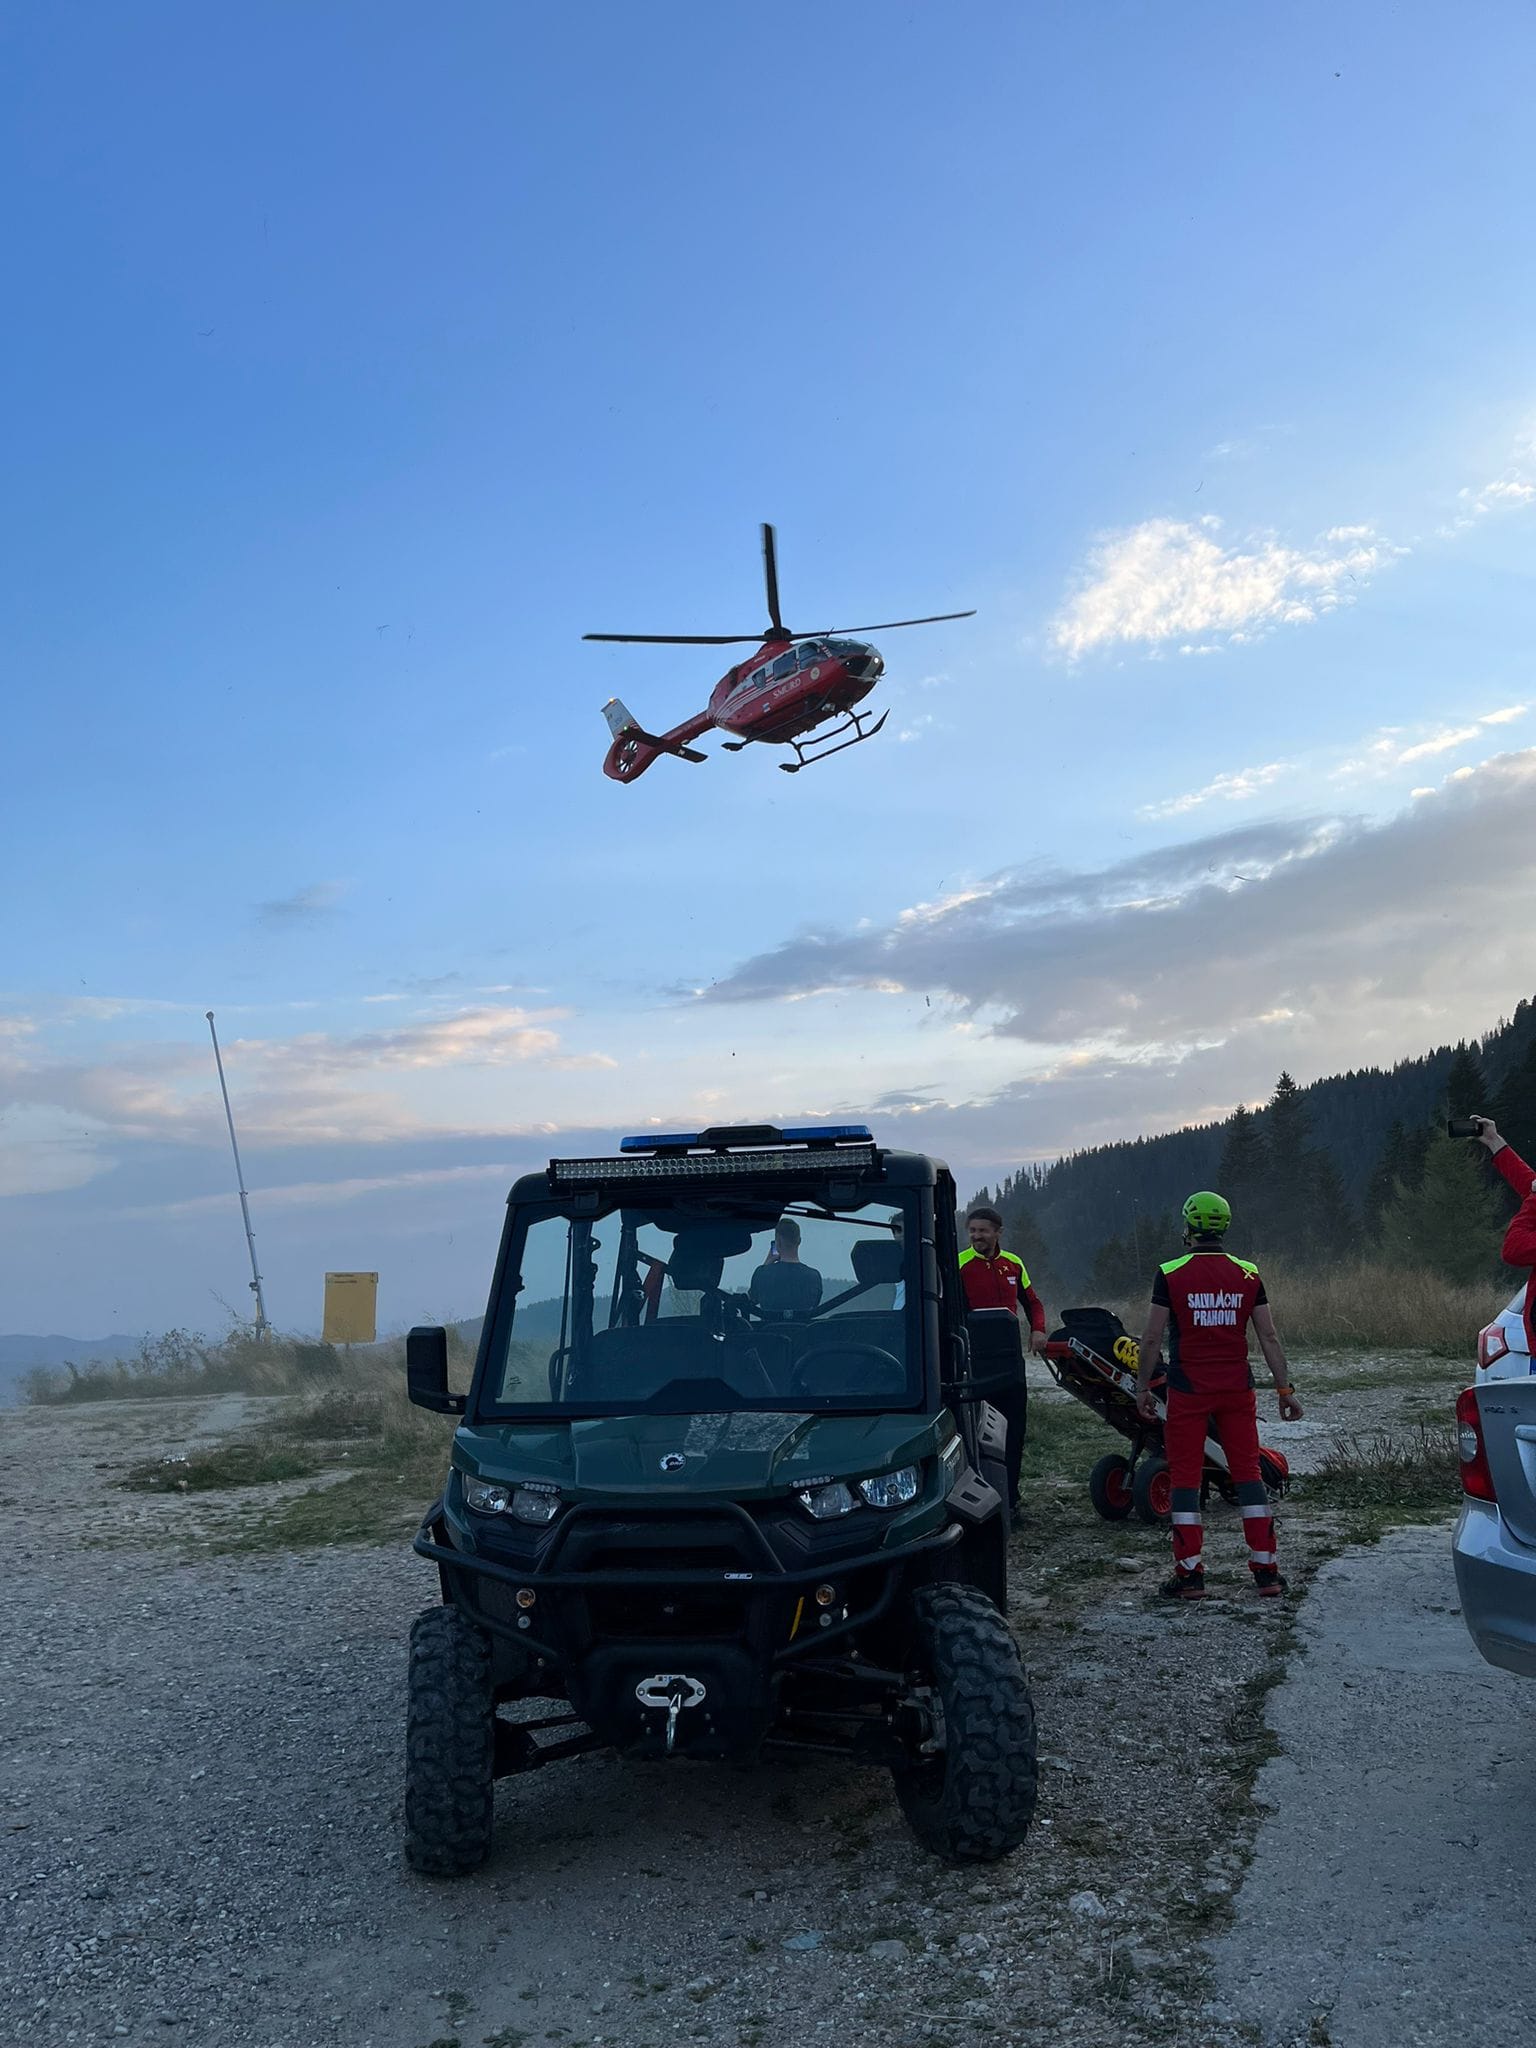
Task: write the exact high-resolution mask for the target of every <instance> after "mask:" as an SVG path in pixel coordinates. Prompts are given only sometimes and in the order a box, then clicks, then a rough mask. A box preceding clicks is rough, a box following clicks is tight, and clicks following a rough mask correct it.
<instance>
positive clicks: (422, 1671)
mask: <svg viewBox="0 0 1536 2048" xmlns="http://www.w3.org/2000/svg"><path fill="white" fill-rule="evenodd" d="M495 1712H496V1709H495V1702H494V1699H493V1697H492V1693H491V1645H490V1642H489V1640H488V1638H487V1637H486V1635H485V1633H484V1632H483V1630H481V1629H478V1628H476V1626H475V1625H474V1623H473V1622H472V1621H469V1620H466V1618H465V1617H464V1616H463V1615H462V1614H460V1612H459V1611H458V1609H457V1608H456V1607H429V1608H428V1609H427V1611H426V1612H425V1614H419V1615H417V1617H416V1620H415V1623H414V1624H413V1626H412V1628H411V1662H410V1677H409V1696H408V1701H407V1710H406V1732H405V1860H406V1861H407V1863H409V1864H410V1866H411V1868H412V1869H413V1870H419V1871H421V1872H422V1873H423V1874H424V1875H425V1876H427V1877H462V1876H463V1875H464V1873H465V1872H466V1871H469V1870H474V1869H476V1868H477V1867H478V1865H480V1864H482V1863H483V1862H484V1861H485V1859H486V1857H487V1855H488V1854H489V1853H490V1847H491V1822H492V1815H493V1803H494V1792H495Z"/></svg>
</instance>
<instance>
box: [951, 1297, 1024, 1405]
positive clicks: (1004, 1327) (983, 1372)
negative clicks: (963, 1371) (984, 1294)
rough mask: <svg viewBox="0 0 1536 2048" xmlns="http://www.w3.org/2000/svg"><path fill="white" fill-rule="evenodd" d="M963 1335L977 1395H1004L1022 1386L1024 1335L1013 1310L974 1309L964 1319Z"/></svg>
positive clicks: (973, 1386) (972, 1383)
mask: <svg viewBox="0 0 1536 2048" xmlns="http://www.w3.org/2000/svg"><path fill="white" fill-rule="evenodd" d="M965 1334H966V1337H967V1338H968V1340H969V1342H970V1348H971V1386H972V1388H973V1389H974V1391H975V1392H976V1393H978V1394H981V1395H983V1396H985V1395H986V1394H989V1393H992V1392H994V1391H995V1392H997V1393H1004V1392H1006V1391H1007V1389H1008V1388H1009V1387H1018V1386H1022V1385H1023V1383H1024V1332H1023V1330H1022V1328H1021V1327H1020V1325H1019V1319H1018V1317H1017V1316H1016V1315H1015V1314H1014V1312H1013V1310H1012V1309H1010V1308H973V1309H972V1310H971V1312H970V1314H969V1315H968V1316H967V1317H966V1319H965Z"/></svg>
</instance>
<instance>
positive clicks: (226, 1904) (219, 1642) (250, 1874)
mask: <svg viewBox="0 0 1536 2048" xmlns="http://www.w3.org/2000/svg"><path fill="white" fill-rule="evenodd" d="M260 1407H261V1404H260V1403H259V1402H249V1401H243V1400H239V1399H237V1400H235V1401H234V1402H233V1403H231V1402H228V1401H224V1402H216V1403H209V1402H205V1403H195V1402H141V1403H114V1404H110V1405H108V1404H103V1406H102V1407H101V1408H99V1409H90V1410H81V1409H74V1410H51V1411H50V1410H43V1411H37V1410H26V1411H22V1412H21V1413H19V1414H7V1415H6V1416H5V1417H4V1418H3V1420H0V1507H7V1508H9V1509H10V1511H11V1526H12V1527H13V1529H15V1530H16V1531H17V1532H18V1535H17V1537H16V1538H15V1539H14V1540H13V1550H12V1557H11V1559H10V1561H9V1569H8V1571H7V1574H6V1577H5V1582H4V1587H5V1590H4V1594H3V1610H4V1611H3V1625H0V1785H3V1793H4V1805H3V1817H0V1919H3V1925H0V2041H14V2042H19V2043H28V2044H45V2043H46V2044H54V2043H79V2044H81V2048H87V2044H106V2043H111V2044H114V2048H115V2044H116V2043H118V2042H124V2041H126V2042H128V2043H129V2044H130V2048H134V2044H137V2048H147V2044H150V2043H157V2044H159V2043H177V2042H186V2043H218V2044H221V2048H223V2044H228V2048H311V2044H314V2048H319V2044H339V2048H451V2044H460V2048H582V2044H602V2043H619V2042H622V2043H625V2044H626V2048H660V2044H662V2043H673V2042H678V2041H688V2040H700V2041H709V2042H712V2043H725V2044H730V2048H758V2044H764V2048H775V2044H777V2043H779V2042H790V2041H793V2042H796V2043H801V2042H807V2041H808V2042H816V2041H821V2040H827V2041H831V2040H835V2039H842V2038H857V2039H858V2040H859V2041H860V2043H861V2044H865V2043H867V2044H869V2048H982V2044H995V2043H999V2042H1009V2043H1020V2044H1033V2043H1042V2044H1043V2043H1045V2042H1051V2043H1055V2044H1061V2043H1081V2044H1084V2048H1088V2044H1093V2048H1098V2044H1101V2043H1103V2042H1106V2041H1113V2042H1115V2043H1117V2044H1123V2048H1142V2044H1147V2048H1150V2044H1153V2043H1159V2042H1163V2043H1166V2042H1177V2043H1178V2044H1180V2048H1234V2044H1236V2043H1237V2042H1239V2041H1241V2040H1245V2039H1248V2038H1250V2037H1249V2036H1247V2035H1245V2034H1242V2033H1241V2032H1237V2031H1234V2030H1233V2026H1232V2024H1231V2023H1230V2021H1229V2020H1228V2019H1227V2018H1226V2017H1224V2016H1222V2015H1221V2014H1220V2013H1212V2012H1207V2011H1206V2010H1205V2009H1204V2008H1203V2006H1202V2004H1201V1989H1202V1984H1203V1977H1202V1972H1203V1970H1204V1969H1205V1966H1206V1965H1205V1951H1204V1948H1203V1942H1204V1938H1205V1937H1206V1936H1207V1935H1208V1934H1209V1933H1210V1932H1211V1931H1212V1928H1213V1926H1215V1925H1216V1924H1219V1921H1220V1919H1221V1916H1222V1915H1223V1914H1225V1913H1226V1912H1227V1911H1228V1910H1229V1909H1230V1906H1231V1903H1232V1900H1233V1898H1234V1896H1235V1894H1236V1893H1237V1891H1238V1889H1239V1887H1240V1884H1241V1880H1242V1872H1243V1868H1244V1862H1245V1856H1246V1852H1247V1848H1248V1846H1249V1843H1250V1841H1251V1838H1252V1834H1253V1832H1254V1827H1255V1825H1256V1817H1255V1816H1254V1814H1253V1812H1252V1809H1251V1807H1250V1806H1249V1804H1248V1801H1247V1786H1248V1784H1249V1782H1250V1781H1251V1776H1252V1770H1253V1767H1254V1765H1255V1763H1256V1761H1257V1758H1258V1755H1259V1754H1261V1753H1262V1752H1261V1751H1259V1750H1256V1749H1255V1746H1254V1745H1255V1742H1256V1740H1258V1739H1259V1738H1261V1737H1262V1734H1263V1728H1262V1712H1261V1710H1260V1709H1256V1707H1255V1704H1254V1702H1255V1700H1256V1699H1257V1694H1256V1692H1255V1691H1254V1687H1255V1685H1256V1684H1257V1683H1258V1682H1259V1681H1260V1680H1261V1679H1262V1676H1263V1674H1264V1673H1265V1671H1266V1669H1267V1668H1269V1667H1270V1665H1271V1662H1272V1659H1273V1657H1274V1656H1275V1654H1276V1653H1277V1651H1278V1650H1279V1649H1280V1648H1281V1647H1282V1643H1283V1632H1284V1630H1285V1629H1286V1627H1287V1616H1286V1615H1285V1614H1284V1613H1282V1612H1277V1611H1276V1609H1275V1608H1274V1607H1273V1606H1271V1605H1270V1604H1269V1603H1257V1602H1255V1601H1254V1600H1253V1599H1252V1597H1251V1595H1248V1594H1246V1593H1245V1592H1243V1591H1242V1590H1241V1585H1242V1579H1243V1573H1242V1570H1241V1563H1240V1555H1239V1545H1240V1536H1239V1533H1238V1529H1237V1525H1236V1521H1235V1518H1231V1517H1230V1516H1229V1517H1228V1518H1227V1519H1226V1520H1222V1519H1221V1518H1220V1517H1218V1518H1217V1520H1216V1522H1215V1523H1214V1524H1213V1527H1212V1530H1211V1532H1210V1534H1209V1535H1208V1539H1207V1550H1208V1554H1211V1555H1213V1557H1216V1558H1218V1559H1219V1560H1220V1562H1219V1563H1218V1564H1217V1567H1216V1569H1217V1576H1218V1578H1220V1579H1222V1580H1224V1582H1225V1583H1226V1584H1228V1585H1229V1586H1230V1587H1231V1588H1232V1597H1229V1598H1226V1599H1212V1600H1210V1601H1208V1602H1207V1603H1206V1604H1205V1606H1204V1607H1203V1608H1198V1609H1194V1610H1181V1611H1179V1612H1176V1613H1174V1614H1169V1613H1167V1612H1160V1611H1157V1610H1155V1609H1153V1608H1151V1607H1150V1606H1149V1604H1148V1601H1147V1597H1146V1595H1147V1592H1148V1590H1149V1589H1150V1587H1151V1585H1152V1584H1153V1583H1154V1582H1155V1579H1156V1577H1157V1576H1158V1575H1159V1574H1160V1572H1161V1571H1162V1570H1163V1569H1165V1568H1166V1565H1165V1559H1166V1550H1165V1539H1164V1538H1163V1536H1162V1534H1161V1533H1160V1532H1153V1531H1147V1530H1142V1529H1140V1528H1138V1527H1137V1526H1135V1525H1131V1524H1127V1525H1123V1526H1121V1527H1116V1528H1114V1529H1110V1528H1108V1527H1106V1526H1105V1525H1102V1524H1099V1523H1097V1522H1095V1521H1094V1519H1093V1517H1092V1516H1091V1514H1090V1513H1089V1512H1088V1511H1087V1509H1086V1504H1085V1502H1084V1500H1083V1496H1082V1489H1081V1485H1080V1483H1077V1484H1075V1485H1074V1486H1072V1487H1071V1488H1063V1489H1062V1490H1061V1491H1060V1492H1059V1494H1053V1495H1051V1496H1050V1497H1048V1498H1043V1499H1041V1500H1039V1501H1037V1502H1035V1503H1033V1504H1032V1508H1031V1522H1030V1525H1029V1527H1028V1528H1027V1529H1026V1530H1025V1532H1024V1534H1023V1536H1022V1537H1021V1538H1020V1539H1018V1541H1017V1545H1016V1548H1017V1552H1018V1555H1017V1560H1016V1581H1015V1583H1016V1597H1015V1605H1014V1612H1013V1617H1012V1618H1013V1622H1014V1626H1015V1629H1016V1632H1017V1633H1018V1635H1019V1637H1020V1640H1021V1642H1022V1643H1023V1644H1024V1645H1025V1649H1026V1655H1027V1658H1028V1661H1029V1663H1030V1665H1031V1670H1032V1675H1033V1678H1034V1681H1035V1689H1036V1699H1037V1705H1038V1708H1039V1713H1040V1722H1041V1729H1042V1748H1043V1754H1044V1758H1045V1770H1044V1786H1043V1794H1042V1804H1041V1814H1040V1820H1039V1824H1038V1825H1037V1828H1036V1830H1035V1831H1034V1833H1033V1834H1032V1836H1031V1840H1030V1842H1029V1844H1028V1845H1026V1847H1025V1848H1024V1850H1023V1851H1022V1852H1020V1853H1019V1854H1018V1855H1016V1856H1014V1857H1012V1858H1010V1859H1009V1860H1008V1861H1007V1862H1006V1863H1005V1864H1002V1865H1000V1866H997V1867H995V1868H993V1869H990V1870H984V1871H979V1872H977V1871H970V1872H956V1871H952V1870H949V1869H947V1868H945V1867H943V1866H941V1865H938V1864H936V1863H934V1862H933V1861H932V1860H931V1859H929V1858H927V1857H925V1856H923V1855H922V1854H921V1853H920V1852H919V1851H917V1849H916V1848H915V1847H914V1845H913V1844H912V1842H911V1840H910V1837H909V1836H908V1835H907V1833H906V1831H905V1829H904V1827H903V1825H902V1823H901V1821H900V1818H899V1815H898V1813H897V1810H896V1807H895V1804H894V1800H893V1799H892V1797H891V1794H890V1790H889V1786H888V1781H887V1780H886V1779H885V1778H884V1777H883V1776H882V1775H879V1774H874V1773H869V1774H865V1773H857V1772H853V1771H851V1770H844V1769H841V1768H838V1767H836V1766H835V1765H832V1764H830V1763H828V1764H822V1763H820V1762H817V1763H809V1764H797V1765H788V1764H775V1765H772V1766H766V1767H764V1768H761V1769H758V1770H755V1771H750V1772H737V1771H730V1770H725V1769H722V1768H715V1767H709V1766H700V1765H692V1766H690V1765H686V1764H683V1765H675V1766H670V1767H667V1766H634V1765H620V1764H618V1763H617V1762H615V1761H614V1760H612V1759H611V1758H606V1757H602V1756H590V1757H585V1758H581V1759H578V1760H576V1761H575V1762H573V1763H570V1764H567V1765H563V1766H559V1767H557V1768H554V1769H551V1770H549V1771H547V1772H543V1773H538V1774H535V1775H534V1776H532V1777H530V1778H527V1779H523V1780H514V1781H511V1782H509V1783H506V1784H504V1785H502V1786H501V1787H500V1788H499V1791H498V1834H497V1844H496V1849H495V1853H494V1855H493V1858H492V1860H491V1862H490V1863H489V1865H488V1866H487V1867H486V1869H485V1870H484V1871H483V1872H481V1873H480V1874H479V1875H477V1876H476V1877H474V1878H472V1879H469V1880H467V1881H462V1882H460V1883H458V1884H456V1885H447V1884H438V1883H432V1882H429V1881H426V1880H422V1879H419V1878H416V1877H414V1876H413V1875H412V1874H411V1873H409V1872H408V1871H406V1870H405V1869H404V1868H403V1867H402V1864H401V1861H400V1856H399V1852H398V1839H399V1807H400V1751H401V1727H402V1719H403V1669H404V1650H405V1641H406V1635H407V1631H408V1628H409V1624H410V1620H411V1617H412V1615H413V1614H414V1612H415V1611H416V1610H417V1609H418V1608H419V1607H420V1606H422V1605H423V1604H425V1603H426V1602H428V1601H430V1600H431V1599H433V1598H434V1597H435V1584H434V1581H433V1579H432V1576H431V1574H430V1573H429V1571H428V1570H427V1569H426V1568H425V1567H424V1566H423V1565H422V1564H421V1563H420V1562H419V1561H418V1560H416V1559H415V1558H413V1557H412V1556H411V1555H410V1553H409V1552H408V1551H402V1550H401V1549H398V1548H392V1549H383V1550H380V1549H376V1548H368V1549H362V1548H359V1549H337V1548H332V1549H328V1550H317V1551H308V1552H295V1553H290V1554H286V1555H277V1556H240V1557H237V1558H222V1559H221V1558H219V1557H217V1556H213V1555H210V1554H208V1547H207V1543H206V1541H205V1540H204V1539H206V1537H207V1536H208V1534H209V1532H210V1531H216V1529H217V1527H218V1526H219V1523H220V1518H221V1517H222V1518H223V1519H224V1520H226V1521H227V1519H228V1518H229V1517H230V1516H232V1515H238V1514H240V1513H242V1512H244V1511H245V1510H244V1506H243V1503H242V1500H241V1498H240V1497H239V1496H230V1497H227V1498H226V1499H225V1500H224V1501H222V1502H209V1501H208V1499H207V1497H206V1496H203V1497H197V1496H193V1497H185V1496H177V1495H174V1494H173V1495H146V1494H141V1493H133V1494H126V1493H123V1492H121V1491H119V1490H117V1488H116V1487H115V1485H114V1484H113V1482H114V1481H115V1479H117V1478H118V1477H120V1476H121V1474H122V1472H123V1470H124V1469H125V1468H126V1467H127V1465H128V1464H129V1463H131V1462H133V1461H134V1460H135V1459H139V1458H143V1457H145V1456H149V1455H169V1454H171V1453H173V1452H177V1451H183V1450H185V1449H186V1448H187V1446H188V1445H189V1444H190V1443H193V1442H196V1441H201V1440H204V1439H206V1438H209V1437H213V1436H219V1435H222V1434H225V1433H227V1432H228V1430H230V1429H231V1428H238V1427H241V1426H242V1425H243V1424H245V1423H246V1422H247V1421H250V1420H254V1419H256V1417H257V1414H258V1411H259V1410H260ZM269 1497H270V1496H269ZM1305 1541H1306V1538H1305V1535H1304V1532H1300V1531H1298V1532H1297V1533H1296V1537H1295V1541H1294V1542H1293V1543H1292V1545H1291V1549H1290V1555H1291V1557H1292V1558H1293V1559H1294V1560H1295V1561H1296V1563H1298V1564H1300V1563H1302V1562H1303V1551H1304V1546H1305ZM1171 1786H1172V1787H1175V1788H1177V1793H1178V1796H1177V1797H1176V1798H1173V1799H1170V1798H1169V1796H1168V1795H1169V1789H1170V1787H1171Z"/></svg>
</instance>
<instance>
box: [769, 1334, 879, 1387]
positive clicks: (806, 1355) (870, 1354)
mask: <svg viewBox="0 0 1536 2048" xmlns="http://www.w3.org/2000/svg"><path fill="white" fill-rule="evenodd" d="M829 1352H830V1353H831V1354H832V1355H833V1356H834V1357H836V1358H878V1359H879V1361H880V1363H881V1364H882V1365H888V1366H890V1368H891V1369H892V1371H893V1372H894V1373H895V1375H896V1380H897V1383H898V1385H897V1388H895V1389H893V1391H899V1389H900V1388H901V1387H904V1386H905V1384H906V1378H907V1368H906V1367H905V1365H903V1363H902V1362H901V1360H900V1359H899V1358H898V1357H897V1356H896V1354H895V1352H894V1351H887V1350H886V1348H885V1346H884V1345H883V1344H836V1343H833V1344H816V1345H813V1346H812V1348H811V1349H810V1350H809V1351H804V1352H802V1353H801V1354H800V1360H799V1363H798V1364H797V1365H796V1367H795V1371H794V1377H793V1378H792V1379H791V1381H790V1383H789V1391H790V1392H791V1393H792V1394H808V1393H810V1392H811V1391H812V1390H811V1389H810V1388H809V1387H808V1386H806V1384H805V1379H806V1375H807V1373H808V1371H809V1369H810V1367H811V1366H813V1365H814V1364H815V1363H816V1361H817V1359H818V1358H825V1357H826V1356H827V1354H828V1353H829Z"/></svg>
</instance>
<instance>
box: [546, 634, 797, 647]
mask: <svg viewBox="0 0 1536 2048" xmlns="http://www.w3.org/2000/svg"><path fill="white" fill-rule="evenodd" d="M581 637H582V639H583V640H622V641H624V642H626V644H631V645H633V644H636V643H638V644H640V645H643V646H646V647H756V646H757V645H758V644H759V643H760V641H761V640H762V639H763V638H764V636H763V634H761V633H583V634H582V636H581Z"/></svg>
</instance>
